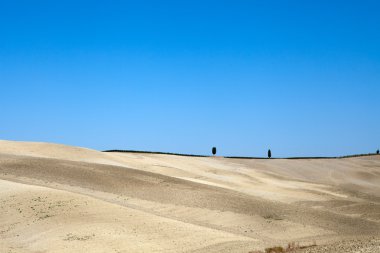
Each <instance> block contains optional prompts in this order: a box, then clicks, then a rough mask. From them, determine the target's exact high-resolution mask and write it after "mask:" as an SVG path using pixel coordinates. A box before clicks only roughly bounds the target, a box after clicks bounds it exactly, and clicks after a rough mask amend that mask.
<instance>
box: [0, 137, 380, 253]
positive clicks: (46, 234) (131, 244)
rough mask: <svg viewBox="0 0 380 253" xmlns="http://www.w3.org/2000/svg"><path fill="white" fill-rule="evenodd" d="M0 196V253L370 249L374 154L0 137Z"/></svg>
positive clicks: (374, 221)
mask: <svg viewBox="0 0 380 253" xmlns="http://www.w3.org/2000/svg"><path fill="white" fill-rule="evenodd" d="M0 201H1V207H0V208H1V214H2V215H1V216H0V252H75V251H76V252H85V251H89V252H249V251H253V250H262V249H264V248H266V247H270V246H275V245H286V244H287V243H288V242H299V243H300V244H301V245H309V244H312V243H313V242H314V241H315V242H316V243H317V245H318V246H317V247H314V248H310V249H307V250H314V251H310V252H319V251H321V252H336V250H335V248H334V247H337V246H336V245H337V244H339V243H342V240H348V241H349V242H350V243H351V244H352V245H357V246H358V247H362V248H363V249H364V248H367V249H370V250H372V251H368V252H380V248H379V243H378V239H379V238H380V156H367V157H356V158H346V159H317V160H313V159H311V160H286V159H276V160H255V159H253V160H244V159H226V158H221V157H182V156H170V155H156V154H136V153H103V152H99V151H95V150H90V149H85V148H78V147H69V146H64V145H57V144H47V143H28V142H12V141H0ZM355 240H359V241H360V243H355V242H356V241H355ZM325 244H326V246H324V245H325ZM330 244H331V246H329V245H330ZM334 245H335V246H334ZM360 245H362V246H360ZM322 247H325V248H322ZM326 247H327V248H326ZM328 247H330V248H328ZM355 247H356V246H354V247H353V249H354V248H355ZM329 250H330V251H329ZM334 250H335V251H334ZM346 251H347V250H346ZM346 251H342V252H346ZM352 252H355V251H352ZM363 252H364V251H363Z"/></svg>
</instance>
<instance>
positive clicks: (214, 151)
mask: <svg viewBox="0 0 380 253" xmlns="http://www.w3.org/2000/svg"><path fill="white" fill-rule="evenodd" d="M212 154H213V155H216V147H213V148H212Z"/></svg>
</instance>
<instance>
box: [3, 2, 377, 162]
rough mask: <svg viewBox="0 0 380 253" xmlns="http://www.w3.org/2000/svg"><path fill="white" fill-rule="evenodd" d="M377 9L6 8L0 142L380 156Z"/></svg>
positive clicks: (323, 5) (354, 5)
mask: <svg viewBox="0 0 380 253" xmlns="http://www.w3.org/2000/svg"><path fill="white" fill-rule="evenodd" d="M379 13H380V1H349V0H346V1H343V0H342V1H327V0H326V1H323V0H322V1H282V0H281V1H280V0H279V1H254V0H250V1H248V0H247V1H17V0H15V1H13V0H12V1H5V0H0V88H1V90H0V91H1V93H0V94H1V99H0V109H1V115H0V139H10V140H27V141H46V142H57V143H64V144H69V145H78V146H84V147H89V148H94V149H99V150H103V149H137V150H152V151H167V152H181V153H196V154H210V153H211V147H212V146H216V147H217V148H218V153H219V154H220V155H241V156H265V155H266V151H267V149H268V148H271V149H272V153H273V155H274V156H304V155H305V156H306V155H311V156H314V155H316V156H317V155H344V154H351V153H367V152H374V151H375V150H376V149H378V148H380V113H379V111H380V14H379Z"/></svg>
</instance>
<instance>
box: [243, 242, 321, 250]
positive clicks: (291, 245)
mask: <svg viewBox="0 0 380 253" xmlns="http://www.w3.org/2000/svg"><path fill="white" fill-rule="evenodd" d="M315 246H317V244H316V242H315V241H314V242H313V243H312V244H309V245H303V246H300V244H299V243H295V242H291V243H288V245H287V246H286V247H285V248H284V247H282V246H275V247H270V248H266V249H265V250H264V251H261V250H256V251H250V252H249V253H287V252H296V251H297V250H300V249H306V248H311V247H315Z"/></svg>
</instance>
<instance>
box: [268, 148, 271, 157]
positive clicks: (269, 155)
mask: <svg viewBox="0 0 380 253" xmlns="http://www.w3.org/2000/svg"><path fill="white" fill-rule="evenodd" d="M271 157H272V152H271V151H270V149H268V158H271Z"/></svg>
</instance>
